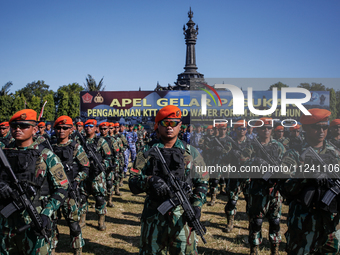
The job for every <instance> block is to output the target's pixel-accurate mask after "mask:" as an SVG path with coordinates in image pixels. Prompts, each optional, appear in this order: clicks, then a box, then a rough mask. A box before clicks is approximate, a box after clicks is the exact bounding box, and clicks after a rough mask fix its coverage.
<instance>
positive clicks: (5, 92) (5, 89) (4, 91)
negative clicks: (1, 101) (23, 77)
mask: <svg viewBox="0 0 340 255" xmlns="http://www.w3.org/2000/svg"><path fill="white" fill-rule="evenodd" d="M12 85H13V83H12V82H11V81H9V82H7V83H6V84H5V85H4V86H2V87H1V89H0V96H4V95H8V92H9V88H10V87H11V86H12Z"/></svg>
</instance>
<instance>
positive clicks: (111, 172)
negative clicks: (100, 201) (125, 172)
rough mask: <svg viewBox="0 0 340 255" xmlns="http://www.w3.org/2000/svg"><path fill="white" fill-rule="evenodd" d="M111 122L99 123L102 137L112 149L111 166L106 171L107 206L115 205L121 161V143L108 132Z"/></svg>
mask: <svg viewBox="0 0 340 255" xmlns="http://www.w3.org/2000/svg"><path fill="white" fill-rule="evenodd" d="M109 125H110V124H109V122H102V123H100V125H99V131H100V134H101V137H103V138H104V139H105V140H106V142H107V143H108V144H109V146H110V149H111V161H110V167H109V168H108V171H107V172H106V189H107V195H108V201H107V206H108V207H114V204H113V203H112V197H113V191H114V190H115V192H116V193H117V188H118V186H117V185H116V181H117V179H118V172H119V161H118V153H119V145H118V142H117V141H116V139H115V138H114V137H113V136H110V135H109V134H108V132H109Z"/></svg>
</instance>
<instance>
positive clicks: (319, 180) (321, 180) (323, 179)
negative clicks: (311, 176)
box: [315, 173, 329, 188]
mask: <svg viewBox="0 0 340 255" xmlns="http://www.w3.org/2000/svg"><path fill="white" fill-rule="evenodd" d="M315 182H316V184H317V185H318V186H319V187H326V188H329V182H328V177H327V174H325V173H321V174H319V175H318V176H317V177H316V178H315Z"/></svg>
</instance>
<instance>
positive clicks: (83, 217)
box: [79, 213, 86, 228]
mask: <svg viewBox="0 0 340 255" xmlns="http://www.w3.org/2000/svg"><path fill="white" fill-rule="evenodd" d="M79 226H80V228H84V227H85V226H86V213H83V214H82V215H80V221H79Z"/></svg>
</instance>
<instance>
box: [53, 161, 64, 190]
mask: <svg viewBox="0 0 340 255" xmlns="http://www.w3.org/2000/svg"><path fill="white" fill-rule="evenodd" d="M50 172H51V174H52V175H53V177H54V179H55V181H56V182H57V183H58V185H60V186H63V185H66V184H68V180H67V177H66V174H65V171H64V168H63V165H62V164H60V163H58V164H56V165H55V166H53V167H52V168H51V169H50Z"/></svg>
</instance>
